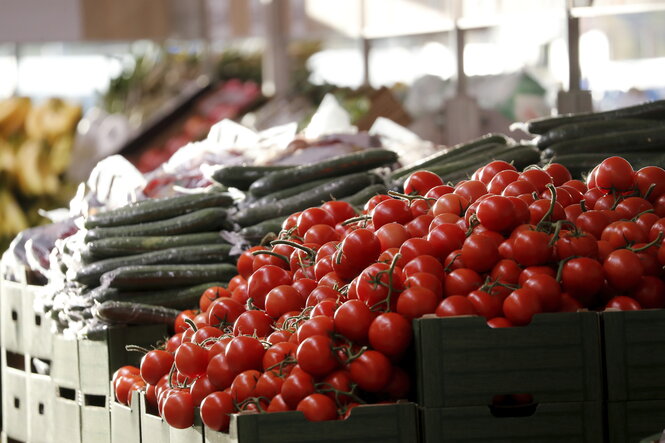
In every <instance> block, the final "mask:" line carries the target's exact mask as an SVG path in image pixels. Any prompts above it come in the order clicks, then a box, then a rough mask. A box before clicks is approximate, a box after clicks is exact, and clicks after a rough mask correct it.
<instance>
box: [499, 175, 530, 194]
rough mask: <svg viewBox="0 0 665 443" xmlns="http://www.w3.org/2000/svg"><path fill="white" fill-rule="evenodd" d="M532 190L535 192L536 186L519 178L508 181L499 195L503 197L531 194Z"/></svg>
mask: <svg viewBox="0 0 665 443" xmlns="http://www.w3.org/2000/svg"><path fill="white" fill-rule="evenodd" d="M533 192H536V187H535V186H534V185H532V184H531V183H529V182H528V181H526V180H521V179H520V180H515V181H514V182H512V183H509V184H508V186H506V187H505V188H504V189H503V191H501V195H502V196H504V197H518V196H520V195H524V194H531V193H533Z"/></svg>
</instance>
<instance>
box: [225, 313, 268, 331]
mask: <svg viewBox="0 0 665 443" xmlns="http://www.w3.org/2000/svg"><path fill="white" fill-rule="evenodd" d="M272 324H273V320H272V318H270V316H269V315H268V314H266V313H265V312H263V311H258V310H257V311H245V312H243V313H242V314H240V315H239V316H238V318H237V319H236V321H235V323H233V335H241V334H248V335H252V334H256V335H257V336H258V337H267V336H268V335H269V334H270V332H271V331H272Z"/></svg>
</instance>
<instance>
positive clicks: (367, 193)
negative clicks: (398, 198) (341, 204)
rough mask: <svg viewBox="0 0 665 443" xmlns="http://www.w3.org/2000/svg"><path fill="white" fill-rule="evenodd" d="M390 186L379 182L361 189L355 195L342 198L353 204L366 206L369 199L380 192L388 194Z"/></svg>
mask: <svg viewBox="0 0 665 443" xmlns="http://www.w3.org/2000/svg"><path fill="white" fill-rule="evenodd" d="M387 193H388V188H387V187H386V185H384V184H383V183H377V184H375V185H372V186H368V187H366V188H365V189H361V190H360V191H358V192H356V193H355V194H353V195H349V196H347V197H342V198H341V199H340V200H344V201H345V202H348V203H351V205H353V206H360V207H362V206H364V205H365V203H367V201H368V200H369V199H370V198H372V197H374V196H375V195H378V194H387Z"/></svg>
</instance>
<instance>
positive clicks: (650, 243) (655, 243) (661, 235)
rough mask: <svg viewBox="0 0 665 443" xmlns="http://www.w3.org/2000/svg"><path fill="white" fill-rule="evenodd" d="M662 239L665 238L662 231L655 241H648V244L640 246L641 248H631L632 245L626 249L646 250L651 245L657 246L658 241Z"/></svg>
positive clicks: (634, 250)
mask: <svg viewBox="0 0 665 443" xmlns="http://www.w3.org/2000/svg"><path fill="white" fill-rule="evenodd" d="M662 240H663V232H662V231H661V232H659V233H658V237H656V238H654V239H653V241H650V242H649V243H647V244H646V245H644V246H640V247H639V248H630V247H628V248H626V249H628V250H629V251H633V252H641V251H646V250H647V249H649V248H650V247H652V246H656V245H657V244H658V243H660V242H661V241H662Z"/></svg>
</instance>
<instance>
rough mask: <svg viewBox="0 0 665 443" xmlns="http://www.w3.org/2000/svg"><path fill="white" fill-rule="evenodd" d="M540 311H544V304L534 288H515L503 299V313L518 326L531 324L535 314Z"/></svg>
mask: <svg viewBox="0 0 665 443" xmlns="http://www.w3.org/2000/svg"><path fill="white" fill-rule="evenodd" d="M540 312H543V306H542V303H541V302H540V298H539V297H538V293H536V291H534V290H533V289H529V288H521V289H515V290H514V291H513V292H511V293H510V295H509V296H508V297H507V298H506V299H505V300H504V301H503V313H504V314H505V316H506V318H507V319H508V320H509V321H510V322H511V323H512V324H514V325H517V326H523V325H526V324H529V323H530V322H531V319H532V318H533V316H534V315H536V314H538V313H540Z"/></svg>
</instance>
